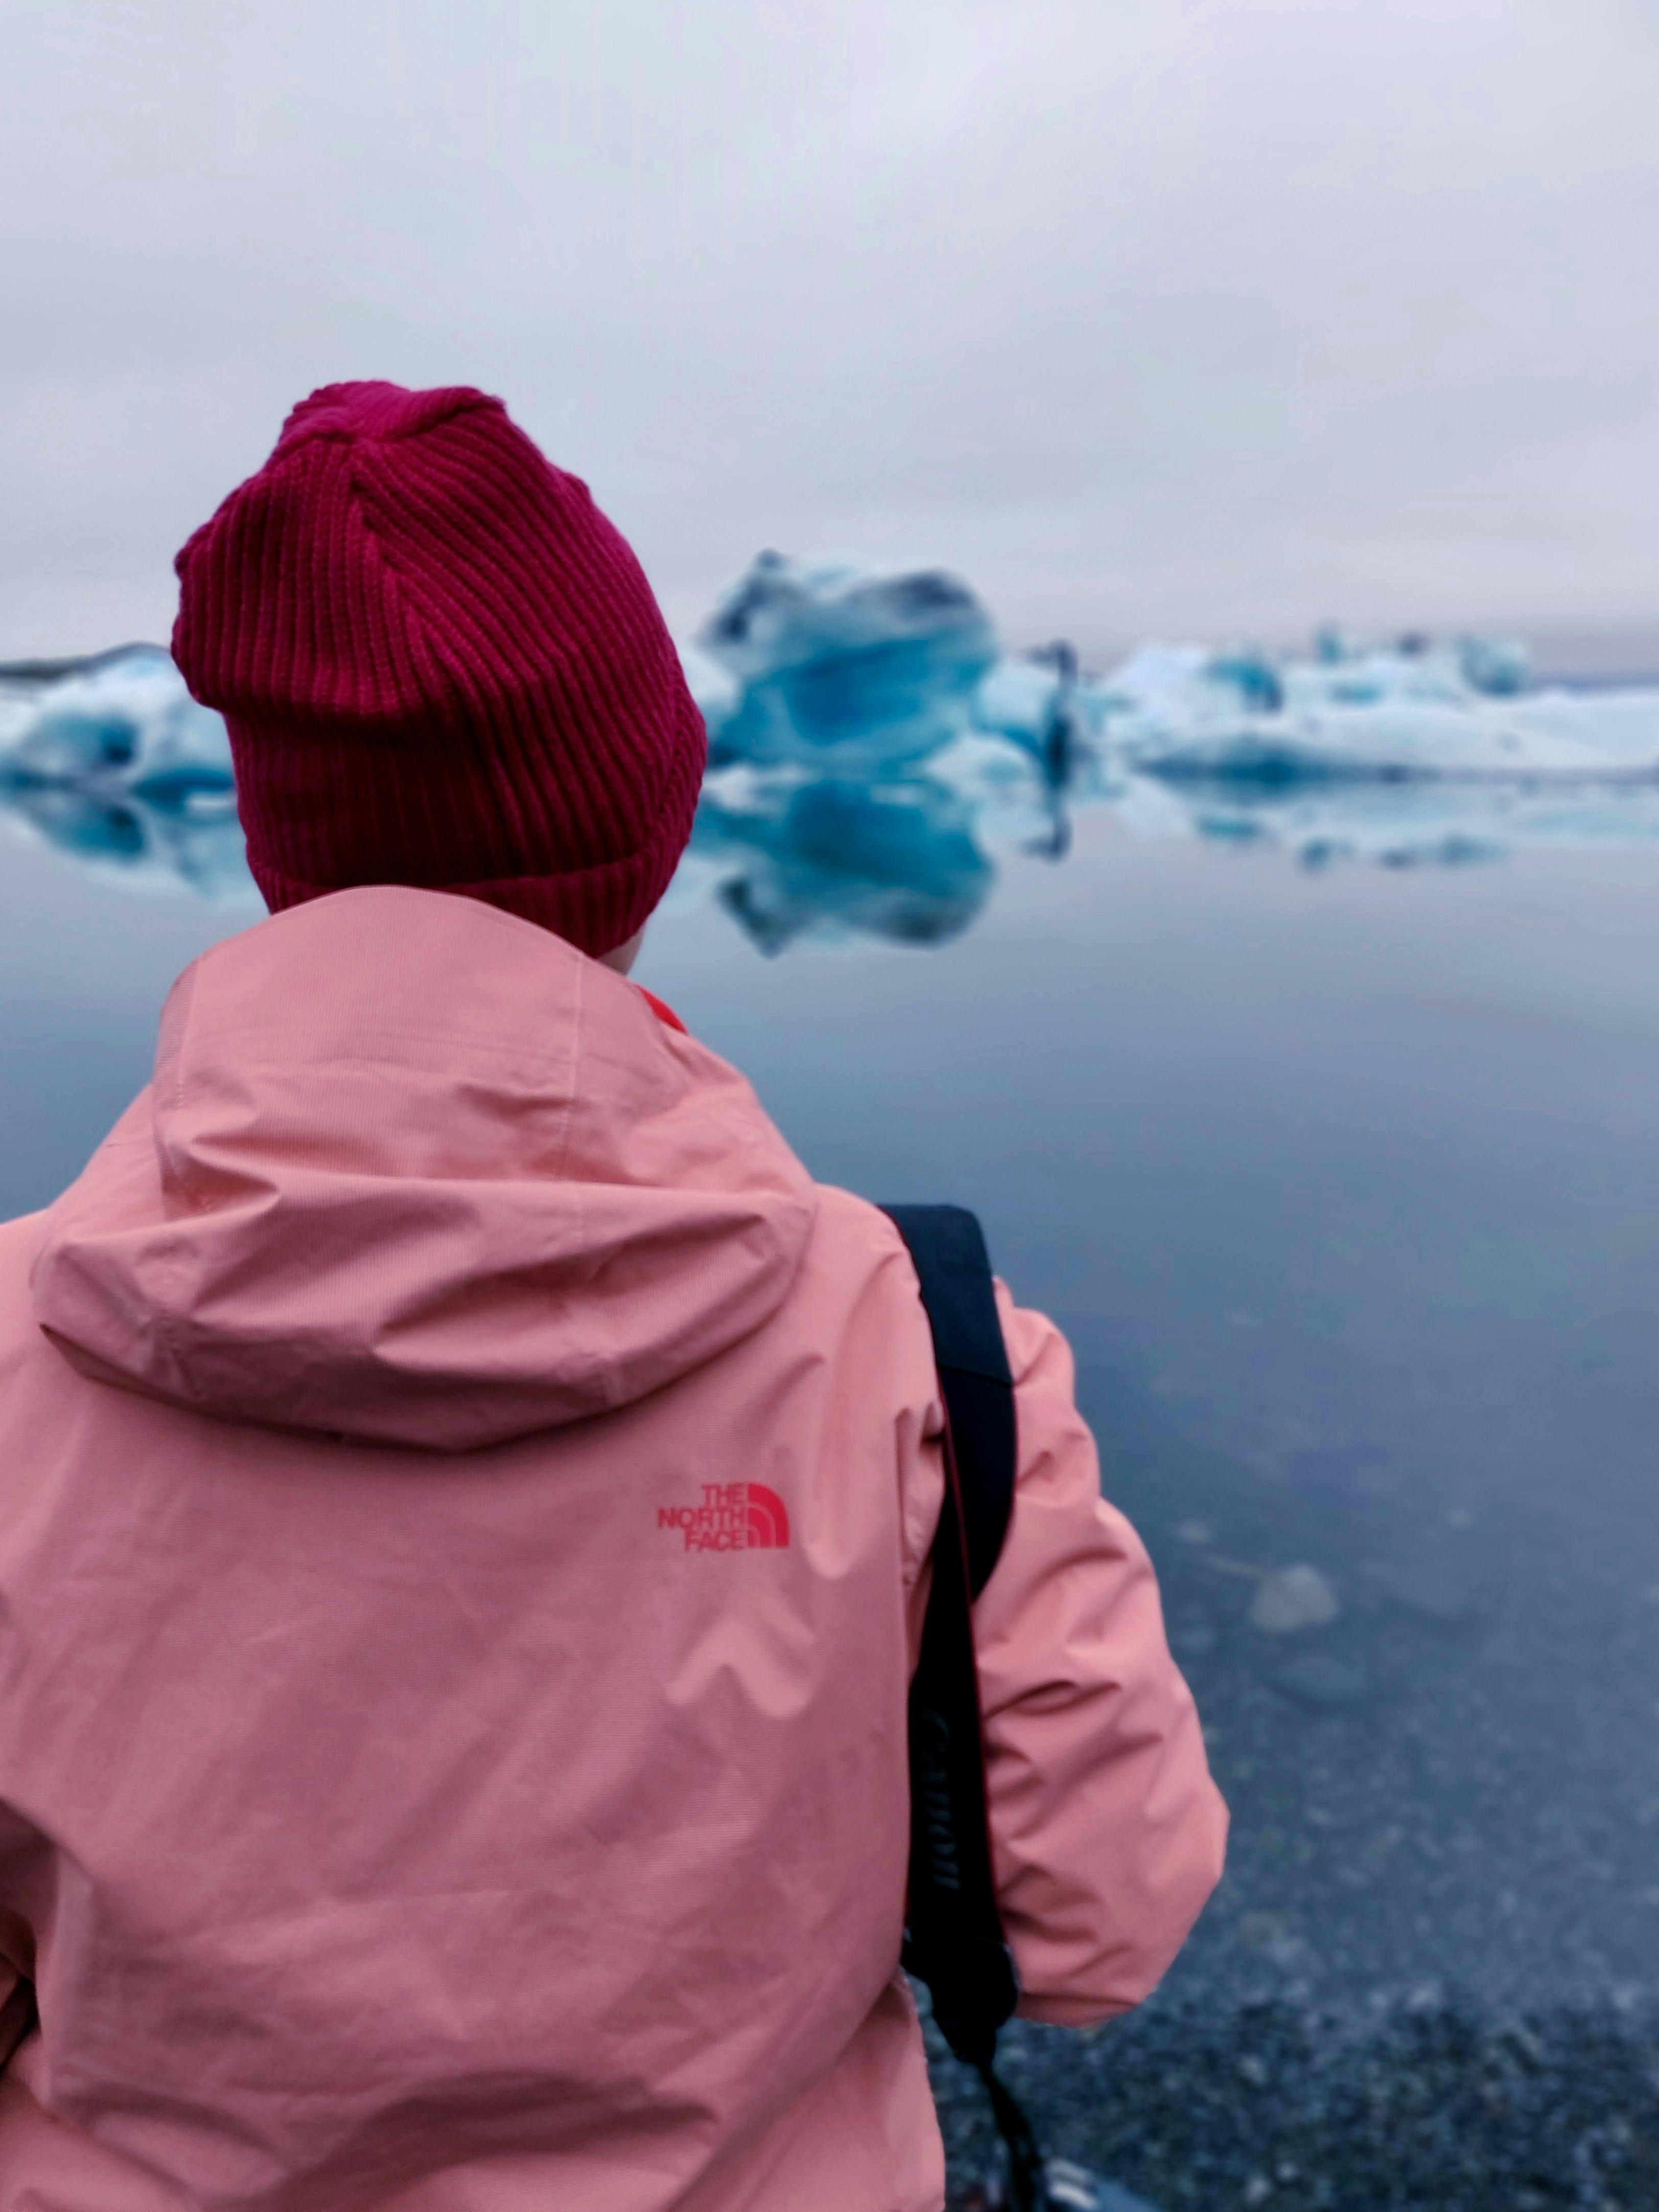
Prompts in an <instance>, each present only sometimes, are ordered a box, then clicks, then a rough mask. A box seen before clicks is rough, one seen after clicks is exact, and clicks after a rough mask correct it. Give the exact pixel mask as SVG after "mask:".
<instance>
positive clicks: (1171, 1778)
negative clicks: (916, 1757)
mask: <svg viewBox="0 0 1659 2212" xmlns="http://www.w3.org/2000/svg"><path fill="white" fill-rule="evenodd" d="M1004 1322H1005V1325H1006V1332H1007V1335H1008V1340H1009V1346H1010V1351H1011V1354H1012V1360H1013V1364H1014V1368H1015V1372H1016V1375H1017V1377H1018V1401H1017V1402H1018V1419H1019V1426H1020V1437H1021V1470H1020V1480H1019V1488H1018V1498H1017V1502H1016V1505H1015V1509H1014V1516H1013V1523H1012V1532H1011V1534H1010V1536H1009V1539H1008V1542H1007V1547H1006V1552H1005V1553H1004V1556H1003V1559H1002V1560H1001V1563H1000V1565H999V1566H998V1568H997V1571H996V1573H995V1575H994V1577H993V1579H992V1582H991V1583H990V1585H989V1587H988V1588H987V1591H986V1593H985V1595H984V1596H983V1598H982V1599H981V1602H980V1605H979V1607H978V1610H977V1630H978V1635H979V1638H980V1649H981V1657H982V1666H983V1692H984V1701H985V1706H986V1711H987V1739H988V1745H989V1760H990V1767H989V1771H990V1788H991V1794H992V1800H993V1820H994V1842H995V1855H996V1865H997V1873H998V1879H999V1882H1000V1889H1001V1894H1002V1899H1003V1904H1004V1907H1005V1910H1006V1916H1007V1921H1008V1926H1009V1929H1010V1932H1011V1936H1012V1942H1013V1944H1014V1947H1015V1950H1016V1953H1017V1955H1018V1964H1019V1969H1020V1972H1021V1975H1022V1977H1023V1980H1024V1990H1025V1998H1024V2010H1025V2011H1026V2012H1027V2013H1029V2014H1030V2015H1032V2016H1033V2017H1035V2018H1037V2019H1040V2020H1048V2021H1075V2022H1086V2021H1097V2020H1100V2019H1101V2018H1103V2016H1105V2015H1108V2014H1110V2013H1112V2012H1115V2011H1116V2010H1118V2009H1119V2008H1121V2007H1123V2006H1126V2005H1130V2004H1133V2002H1135V2001H1136V2000H1137V1999H1138V1998H1139V1997H1141V1996H1144V1995H1145V1994H1146V1991H1147V1990H1149V1989H1150V1988H1151V1987H1152V1984H1153V1983H1154V1982H1155V1981H1156V1980H1157V1979H1158V1976H1159V1975H1160V1974H1161V1973H1162V1972H1163V1971H1164V1967H1165V1966H1167V1965H1168V1963H1169V1961H1170V1958H1171V1956H1172V1955H1173V1954H1174V1953H1175V1951H1176V1948H1177V1946H1178V1945H1179V1944H1180V1942H1181V1941H1182V1937H1183V1936H1184V1935H1185V1934H1186V1932H1187V1929H1188V1927H1189V1926H1190V1924H1191V1923H1192V1921H1193V1918H1194V1915H1195V1914H1196V1913H1197V1911H1198V1910H1199V1908H1200V1905H1202V1903H1203V1901H1204V1899H1205V1897H1206V1894H1207V1893H1208V1892H1209V1890H1210V1888H1211V1887H1212V1884H1213V1883H1214V1881H1215V1880H1216V1877H1217V1874H1218V1869H1219V1865H1220V1860H1221V1850H1222V1838H1223V1829H1224V1823H1225V1815H1224V1813H1223V1810H1222V1808H1221V1804H1220V1802H1219V1800H1218V1797H1217V1796H1216V1793H1215V1790H1214V1789H1213V1788H1212V1785H1211V1783H1210V1781H1209V1778H1208V1776H1207V1773H1206V1767H1205V1760H1204V1753H1203V1748H1202V1745H1201V1741H1200V1734H1199V1729H1198V1723H1197V1721H1196V1719H1195V1717H1194V1711H1193V1705H1192V1701H1191V1699H1190V1698H1189V1696H1188V1692H1187V1690H1186V1687H1185V1686H1184V1684H1183V1683H1182V1680H1181V1677H1180V1675H1179V1674H1177V1673H1176V1668H1175V1667H1174V1665H1173V1664H1172V1663H1171V1662H1170V1656H1169V1653H1168V1650H1166V1648H1165V1644H1164V1633H1163V1629H1162V1626H1161V1623H1160V1618H1159V1611H1158V1595H1157V1591H1156V1588H1155V1586H1154V1583H1153V1580H1152V1572H1151V1570H1150V1568H1149V1566H1148V1565H1147V1562H1146V1555H1145V1553H1143V1551H1142V1549H1141V1547H1140V1545H1139V1542H1138V1541H1136V1539H1135V1537H1134V1535H1133V1533H1132V1531H1131V1530H1130V1529H1129V1528H1128V1527H1127V1524H1126V1523H1125V1522H1124V1521H1123V1520H1122V1518H1121V1516H1119V1515H1118V1514H1117V1513H1115V1512H1114V1511H1113V1510H1112V1509H1111V1507H1110V1506H1109V1505H1106V1504H1103V1503H1102V1502H1101V1499H1100V1497H1099V1494H1098V1489H1097V1472H1096V1464H1095V1455H1094V1451H1093V1449H1092V1446H1091V1442H1090V1438H1089V1436H1088V1432H1087V1431H1086V1430H1085V1428H1084V1426H1083V1425H1082V1423H1081V1422H1080V1421H1079V1418H1078V1416H1077V1413H1075V1411H1074V1410H1073V1404H1072V1388H1071V1371H1070V1364H1069V1361H1068V1358H1067V1355H1066V1348H1065V1346H1064V1344H1063V1343H1062V1341H1061V1340H1060V1337H1059V1336H1058V1335H1057V1334H1056V1333H1055V1332H1054V1329H1053V1328H1051V1327H1050V1326H1049V1325H1048V1322H1045V1321H1043V1320H1042V1319H1041V1318H1040V1317H1039V1316H1036V1315H1035V1314H1030V1313H1024V1312H1021V1311H1019V1310H1017V1309H1015V1308H1014V1307H1013V1306H1012V1304H1006V1303H1005V1305H1004ZM935 1392H936V1385H935V1380H934V1376H933V1369H932V1364H931V1357H930V1346H929V1338H928V1333H927V1325H926V1322H925V1319H924V1316H923V1315H922V1313H921V1308H920V1304H919V1302H918V1297H917V1291H916V1285H915V1276H914V1274H913V1273H912V1272H911V1269H910V1265H909V1261H908V1257H907V1255H906V1254H905V1252H904V1249H903V1248H902V1244H901V1243H900V1241H899V1239H898V1237H897V1236H896V1232H895V1231H894V1230H893V1228H892V1227H891V1225H890V1223H889V1222H888V1221H887V1220H886V1219H885V1218H884V1216H883V1215H881V1214H880V1213H878V1212H876V1210H875V1209H874V1208H873V1207H872V1206H868V1205H866V1204H864V1203H863V1202H862V1201H861V1200H858V1199H855V1198H852V1197H849V1196H848V1195H847V1194H845V1193H844V1192H842V1191H837V1190H830V1189H824V1188H817V1187H815V1186H814V1184H813V1183H812V1182H811V1181H810V1180H809V1179H808V1177H807V1176H806V1174H805V1170H803V1169H802V1167H801V1166H800V1164H799V1162H798V1161H797V1160H796V1159H795V1158H793V1155H792V1154H791V1152H789V1150H788V1148H787V1146H786V1145H785V1144H784V1142H783V1140H782V1139H781V1137H780V1136H779V1135H778V1133H777V1132H776V1131H775V1129H774V1128H773V1127H772V1125H771V1123H770V1122H769V1121H768V1120H767V1118H766V1116H765V1115H763V1113H762V1111H761V1109H760V1108H759V1107H758V1105H757V1103H756V1101H755V1098H754V1097H753V1095H752V1094H751V1093H750V1091H749V1089H748V1087H747V1085H745V1084H744V1082H743V1081H742V1080H741V1079H739V1078H738V1076H737V1075H736V1074H734V1073H733V1072H732V1069H731V1068H729V1067H727V1066H725V1065H724V1064H723V1063H722V1062H721V1061H720V1060H717V1059H716V1058H715V1057H714V1054H712V1053H710V1052H708V1051H706V1050H705V1049H704V1048H703V1047H702V1045H700V1044H698V1043H697V1042H695V1040H694V1039H692V1038H690V1037H689V1036H683V1035H680V1034H678V1033H676V1032H675V1031H674V1030H671V1028H669V1027H668V1026H667V1025H666V1024H665V1023H663V1022H662V1021H661V1020H659V1018H657V1017H656V1016H655V1015H654V1014H653V1012H652V1011H651V1008H650V1006H648V1005H647V1000H646V999H645V998H644V996H643V995H642V994H641V992H640V991H638V990H637V989H636V988H635V987H634V986H633V985H631V984H630V983H628V982H626V981H623V978H622V977H621V976H619V975H615V974H613V973H612V972H611V970H610V969H606V968H604V967H602V966H600V965H598V964H597V963H594V962H592V961H591V960H588V959H586V958H585V957H583V956H582V955H581V954H580V953H579V952H576V951H574V950H572V949H571V948H570V947H569V946H568V945H563V944H562V943H561V942H560V941H559V940H558V939H556V938H554V937H551V936H550V935H548V934H547V933H544V932H542V931H539V930H538V929H536V928H534V927H532V926H531V925H530V924H528V923H526V922H523V921H518V920H516V919H514V918H513V917H512V916H510V915H505V914H501V913H499V912H497V911H495V909H494V908H489V907H486V906H483V905H480V904H477V903H476V902H472V901H470V900H467V899H464V898H456V897H449V896H443V895H441V894H438V893H433V892H426V891H416V890H397V889H375V890H354V891H346V892H342V893H338V894H336V895H335V896H331V897H329V898H326V899H323V900H319V901H318V902H314V903H313V904H310V905H307V906H302V907H299V908H295V909H294V910H292V911H290V912H289V913H285V914H283V915H280V916H278V917H276V918H275V919H273V920H271V921H265V922H262V923H261V924H260V925H259V926H258V927H257V928H253V929H251V930H249V931H247V932H246V933H245V934H244V935H242V936H240V937H237V938H234V939H231V940H230V941H229V942H228V943H226V944H223V945H218V946H216V948H215V949H214V950H213V951H210V952H208V953H207V954H205V955H204V957H203V958H201V959H200V960H198V961H197V962H196V963H195V964H194V966H193V967H191V969H188V970H187V971H186V973H185V975H184V976H183V978H182V979H181V980H180V981H179V984H178V985H177V987H175V989H174V990H173V994H172V996H171V998H170V999H169V1000H168V1002H167V1011H166V1013H165V1016H164V1017H163V1020H162V1024H161V1042H160V1048H159V1051H158V1054H157V1057H156V1062H155V1080H154V1082H153V1084H152V1085H150V1087H149V1089H147V1090H146V1091H144V1092H143V1094H142V1095H141V1096H140V1097H138V1098H137V1100H136V1101H135V1103H133V1105H132V1107H131V1109H130V1110H129V1111H128V1113H127V1114H126V1115H125V1116H124V1118H123V1119H122V1121H121V1122H120V1123H119V1125H118V1127H117V1128H116V1129H115V1131H114V1133H112V1135H111V1137H110V1138H109V1139H108V1140H107V1141H106V1143H105V1145H104V1146H102V1147H101V1149H100V1151H99V1152H98V1153H97V1155H96V1156H95V1158H94V1160H93V1162H92V1164H91V1165H90V1166H89V1167H88V1170H87V1171H86V1173H85V1174H84V1175H83V1176H82V1178H81V1179H80V1181H79V1182H77V1183H76V1185H75V1186H74V1187H73V1188H71V1189H70V1191H69V1192H68V1193H67V1194H65V1196H64V1198H62V1199H61V1200H59V1201H58V1204H57V1205H55V1206H52V1207H51V1208H49V1209H48V1211H47V1212H45V1213H41V1214H36V1215H33V1216H30V1217H29V1218H26V1219H23V1220H21V1221H15V1222H12V1223H10V1224H9V1225H6V1226H5V1227H4V1228H3V1229H0V1681H3V1691H0V1964H3V1966H5V1968H6V1970H7V1971H6V1972H5V1975H4V1978H3V1982H0V1992H3V1989H4V1988H6V1987H10V1986H13V1985H14V1984H15V1978H18V1977H28V1978H31V1979H32V1980H33V1983H34V1984H35V1987H36V1989H37V1991H38V1997H39V2007H40V2027H39V2028H38V2030H36V2031H34V2032H33V2033H30V2034H28V2035H27V2038H26V2039H24V2040H23V2041H22V2043H21V2046H20V2047H19V2048H18V2049H17V2051H15V2055H14V2056H13V2057H12V2058H11V2061H10V2063H9V2066H8V2068H7V2069H6V2071H5V2074H4V2076H3V2080H0V2212H181V2208H185V2207H189V2208H205V2212H253V2209H254V2208H258V2212H356V2208H363V2212H370V2208H372V2209H373V2212H394V2208H395V2212H669V2208H673V2212H935V2208H937V2207H938V2206H939V2203H940V2201H941V2197H942V2189H943V2171H942V2161H941V2155H940V2148H939V2135H938V2130H937V2127H936V2125H935V2124H934V2120H933V2111H932V2106H931V2102H930V2100H929V2095H928V2087H927V2075H926V2072H925V2070H924V2067H923V2059H922V2047H921V2035H920V2033H919V2031H918V2027H917V2023H916V2018H915V2012H914V2010H913V2008H912V2005H911V2002H910V1999H909V1996H908V1994H907V1991H906V1987H905V1984H904V1983H903V1981H902V1978H901V1977H900V1975H899V1973H898V1971H897V1961H898V1953H899V1939H900V1930H901V1924H902V1918H903V1912H904V1878H905V1859H906V1837H907V1809H906V1806H907V1799H906V1765H905V1692H906V1683H907V1677H908V1668H909V1664H910V1652H911V1650H912V1647H913V1645H914V1643H915V1636H916V1633H917V1631H918V1627H919V1621H920V1602H921V1600H920V1595H919V1588H918V1578H919V1577H922V1574H923V1568H924V1563H925V1560H926V1558H927V1548H928V1544H929V1540H930V1537H931V1534H932V1531H933V1522H934V1519H935V1516H936V1514H937V1511H938V1507H939V1498H940V1494H941V1485H942V1476H941V1471H940V1462H939V1451H938V1448H937V1444H936V1441H935V1440H936V1437H937V1434H938V1431H939V1418H940V1415H939V1403H938V1400H937V1397H936V1395H935ZM17 1987H18V1996H17V1998H16V1999H15V2000H14V2005H13V2008H12V2011H13V2015H14V2018H16V2017H18V2016H20V2014H21V2000H22V1998H23V1996H25V1994H26V1993H25V1992H24V1991H23V1990H21V1984H17Z"/></svg>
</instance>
